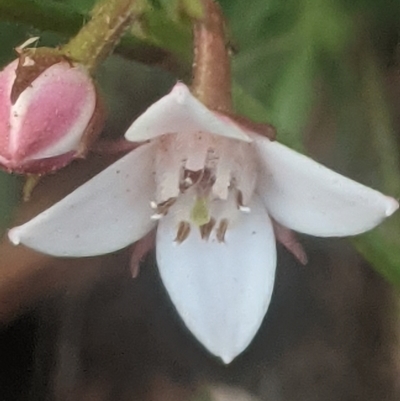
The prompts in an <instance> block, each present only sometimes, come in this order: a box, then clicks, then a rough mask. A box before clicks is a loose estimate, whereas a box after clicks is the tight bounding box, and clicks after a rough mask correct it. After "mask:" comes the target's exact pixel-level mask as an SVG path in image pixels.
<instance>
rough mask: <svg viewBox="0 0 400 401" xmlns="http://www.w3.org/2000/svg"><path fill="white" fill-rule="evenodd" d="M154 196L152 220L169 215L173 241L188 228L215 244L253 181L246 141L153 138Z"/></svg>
mask: <svg viewBox="0 0 400 401" xmlns="http://www.w3.org/2000/svg"><path fill="white" fill-rule="evenodd" d="M157 141H158V145H159V146H158V148H157V152H156V160H155V166H156V168H155V180H156V188H157V189H156V199H155V201H154V202H152V207H153V209H154V210H155V213H154V215H153V216H152V218H153V219H161V218H162V217H163V216H165V215H166V214H167V213H169V212H171V213H174V216H175V217H176V221H177V235H176V242H178V243H181V242H183V241H184V240H185V239H186V238H187V237H188V236H189V235H190V232H191V229H192V227H193V226H194V227H197V228H198V229H199V232H200V235H201V237H202V238H203V239H205V240H208V239H209V237H210V235H211V233H212V232H213V231H214V232H215V237H216V238H217V240H218V241H219V242H224V241H225V234H226V232H227V230H228V228H229V226H230V225H232V224H234V221H235V220H236V218H237V215H238V212H249V211H250V209H249V207H248V206H247V205H248V203H249V201H250V200H251V197H252V195H253V192H254V187H255V183H256V179H257V168H256V158H255V155H254V154H253V148H252V147H251V145H250V144H248V143H244V142H241V141H238V140H233V139H227V138H223V137H219V136H216V135H211V134H207V133H199V134H196V135H184V134H167V135H163V136H162V137H161V138H158V139H157Z"/></svg>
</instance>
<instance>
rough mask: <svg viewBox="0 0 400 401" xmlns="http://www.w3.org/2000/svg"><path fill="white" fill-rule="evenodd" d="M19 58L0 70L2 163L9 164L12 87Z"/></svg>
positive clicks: (0, 147)
mask: <svg viewBox="0 0 400 401" xmlns="http://www.w3.org/2000/svg"><path fill="white" fill-rule="evenodd" d="M17 65H18V60H15V61H13V62H12V63H11V64H9V65H8V66H6V67H5V68H4V70H3V71H1V72H0V163H1V164H7V162H8V160H9V159H10V152H9V138H10V113H11V100H10V94H11V88H12V84H13V82H14V80H15V69H16V68H17Z"/></svg>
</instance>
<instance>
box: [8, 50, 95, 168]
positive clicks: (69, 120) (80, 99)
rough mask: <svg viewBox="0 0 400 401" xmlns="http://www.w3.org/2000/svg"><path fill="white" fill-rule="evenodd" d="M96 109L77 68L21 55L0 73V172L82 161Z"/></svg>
mask: <svg viewBox="0 0 400 401" xmlns="http://www.w3.org/2000/svg"><path fill="white" fill-rule="evenodd" d="M99 106H100V105H99V101H98V96H97V92H96V87H95V85H94V83H93V81H92V79H91V77H90V76H89V74H88V73H87V72H86V70H85V69H84V68H83V67H82V66H80V65H74V64H72V63H70V62H68V61H67V60H66V59H65V58H62V57H58V58H55V57H53V59H52V60H50V58H49V57H47V58H43V57H42V58H40V57H37V58H36V57H35V56H33V57H30V56H29V55H23V54H21V57H20V58H19V60H15V61H13V62H12V63H11V64H9V65H8V66H6V67H5V68H4V69H3V71H1V72H0V167H1V168H3V169H5V170H6V171H8V172H16V173H34V174H45V173H49V172H52V171H55V170H57V169H59V168H61V167H64V166H65V165H67V164H68V163H69V162H71V161H72V160H73V159H74V158H76V157H81V156H83V155H84V154H85V152H86V150H87V144H88V142H90V141H91V140H92V139H93V138H94V137H95V136H96V135H97V133H98V132H99V131H100V129H101V127H102V122H103V121H102V115H103V113H102V112H101V110H100V109H101V107H99Z"/></svg>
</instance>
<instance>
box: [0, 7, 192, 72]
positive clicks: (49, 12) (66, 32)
mask: <svg viewBox="0 0 400 401" xmlns="http://www.w3.org/2000/svg"><path fill="white" fill-rule="evenodd" d="M87 19H88V16H87V15H84V14H82V13H79V12H76V11H74V10H72V9H71V8H70V7H67V6H65V5H64V4H62V3H55V2H50V1H37V0H12V1H10V0H0V20H3V21H8V22H16V23H23V24H26V25H28V26H31V27H33V28H35V29H38V30H40V31H50V32H54V33H58V34H60V35H63V36H66V37H70V36H73V35H76V33H77V32H78V31H79V30H80V29H81V28H82V26H83V24H84V22H85V20H87ZM115 52H116V53H118V54H120V55H122V56H124V57H126V58H129V59H131V60H135V61H138V62H142V63H146V64H151V65H162V66H163V67H166V68H167V69H169V70H179V71H182V66H181V65H179V62H178V57H177V56H175V55H174V54H171V52H170V51H169V50H165V49H163V48H160V47H159V46H155V45H154V44H153V43H149V42H147V41H146V40H144V38H140V39H139V38H135V37H134V36H133V35H129V34H128V35H125V37H124V38H122V40H121V42H120V44H119V45H118V46H117V47H116V49H115ZM189 52H190V49H187V53H189ZM189 59H190V57H187V60H189ZM189 68H190V65H189V63H188V62H187V63H186V67H185V69H186V70H189Z"/></svg>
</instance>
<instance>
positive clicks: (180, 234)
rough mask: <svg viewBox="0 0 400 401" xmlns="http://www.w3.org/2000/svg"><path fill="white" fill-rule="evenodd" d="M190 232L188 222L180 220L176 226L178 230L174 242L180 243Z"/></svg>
mask: <svg viewBox="0 0 400 401" xmlns="http://www.w3.org/2000/svg"><path fill="white" fill-rule="evenodd" d="M189 234H190V223H188V222H187V221H181V222H180V223H179V226H178V231H177V233H176V238H175V239H174V241H175V242H177V243H178V244H181V243H182V242H183V241H185V239H186V238H187V237H188V236H189Z"/></svg>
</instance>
